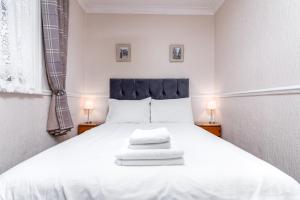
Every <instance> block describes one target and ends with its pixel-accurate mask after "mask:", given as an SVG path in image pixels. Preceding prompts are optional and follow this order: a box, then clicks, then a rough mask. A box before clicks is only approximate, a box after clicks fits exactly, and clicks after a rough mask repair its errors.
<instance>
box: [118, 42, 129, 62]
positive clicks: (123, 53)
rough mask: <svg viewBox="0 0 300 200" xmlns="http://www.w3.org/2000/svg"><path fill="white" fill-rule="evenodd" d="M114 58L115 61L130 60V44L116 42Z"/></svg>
mask: <svg viewBox="0 0 300 200" xmlns="http://www.w3.org/2000/svg"><path fill="white" fill-rule="evenodd" d="M116 60H117V62H130V60H131V45H130V44H116Z"/></svg>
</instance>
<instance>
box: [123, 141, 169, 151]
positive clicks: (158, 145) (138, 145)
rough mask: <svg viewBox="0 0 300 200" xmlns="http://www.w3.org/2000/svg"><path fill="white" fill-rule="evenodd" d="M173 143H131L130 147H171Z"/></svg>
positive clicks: (137, 148) (138, 148)
mask: <svg viewBox="0 0 300 200" xmlns="http://www.w3.org/2000/svg"><path fill="white" fill-rule="evenodd" d="M170 147H171V143H170V142H164V143H159V144H129V145H128V148H129V149H136V150H140V149H170Z"/></svg>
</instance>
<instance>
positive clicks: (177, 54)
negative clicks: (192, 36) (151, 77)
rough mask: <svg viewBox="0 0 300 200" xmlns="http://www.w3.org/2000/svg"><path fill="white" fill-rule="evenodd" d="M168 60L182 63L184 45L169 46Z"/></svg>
mask: <svg viewBox="0 0 300 200" xmlns="http://www.w3.org/2000/svg"><path fill="white" fill-rule="evenodd" d="M169 60H170V62H183V61H184V45H183V44H171V45H170V47H169Z"/></svg>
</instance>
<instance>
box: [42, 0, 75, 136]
mask: <svg viewBox="0 0 300 200" xmlns="http://www.w3.org/2000/svg"><path fill="white" fill-rule="evenodd" d="M41 5H42V27H43V35H44V38H43V41H44V54H45V64H46V71H47V77H48V83H49V86H50V89H51V90H52V98H51V103H50V109H49V114H48V124H47V130H48V132H49V133H50V134H52V135H54V136H59V135H64V134H66V133H68V132H69V131H70V130H71V129H72V128H73V127H74V125H73V122H72V118H71V114H70V110H69V106H68V100H67V95H66V91H65V88H66V87H65V82H66V64H67V43H68V17H69V0H41Z"/></svg>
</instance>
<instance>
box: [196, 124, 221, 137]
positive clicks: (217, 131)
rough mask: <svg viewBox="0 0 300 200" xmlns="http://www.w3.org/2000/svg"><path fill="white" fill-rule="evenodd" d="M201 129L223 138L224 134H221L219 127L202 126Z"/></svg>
mask: <svg viewBox="0 0 300 200" xmlns="http://www.w3.org/2000/svg"><path fill="white" fill-rule="evenodd" d="M201 128H203V129H205V130H207V131H208V132H210V133H212V134H214V135H216V136H218V137H221V135H222V133H221V127H217V126H201Z"/></svg>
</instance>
